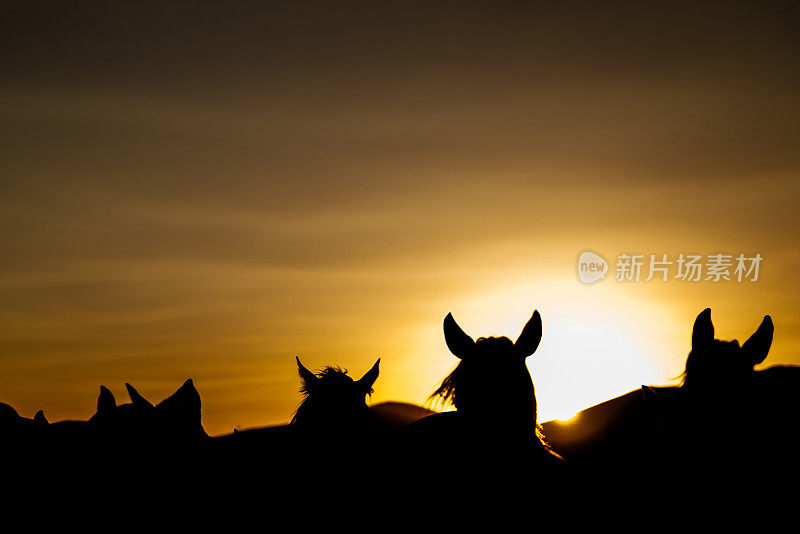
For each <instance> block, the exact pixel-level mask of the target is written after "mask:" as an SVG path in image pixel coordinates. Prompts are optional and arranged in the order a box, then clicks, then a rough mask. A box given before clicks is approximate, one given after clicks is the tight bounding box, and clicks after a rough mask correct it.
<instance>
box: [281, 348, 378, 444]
mask: <svg viewBox="0 0 800 534" xmlns="http://www.w3.org/2000/svg"><path fill="white" fill-rule="evenodd" d="M296 360H297V369H298V372H299V373H300V380H301V387H300V393H301V394H302V396H303V401H302V403H301V404H300V406H299V407H298V408H297V412H296V413H295V415H294V417H293V418H292V422H291V423H290V424H292V425H296V426H297V427H298V428H303V429H308V430H313V431H316V432H324V433H331V434H335V435H341V434H347V433H351V432H361V431H365V430H370V429H372V427H373V425H374V417H373V415H372V412H371V410H370V409H369V407H368V406H367V401H366V397H367V395H371V394H372V392H373V389H372V386H373V385H374V384H375V381H376V380H377V379H378V374H379V372H380V371H379V365H380V363H381V360H380V358H378V361H376V362H375V365H373V366H372V368H371V369H370V370H369V371H367V372H366V373H365V374H364V376H362V377H361V378H359V379H358V380H353V379H352V378H351V377H350V376H348V375H347V371H346V370H343V369H341V368H340V367H334V366H328V367H325V368H324V369H322V370H321V371H320V372H319V373H317V374H315V373H312V372H311V371H309V370H308V369H306V368H305V367H304V366H303V364H302V363H301V362H300V358H296Z"/></svg>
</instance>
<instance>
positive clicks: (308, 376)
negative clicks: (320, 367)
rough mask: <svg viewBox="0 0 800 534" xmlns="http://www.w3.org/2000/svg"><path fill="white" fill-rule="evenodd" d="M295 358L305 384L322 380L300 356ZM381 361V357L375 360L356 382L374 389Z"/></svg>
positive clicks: (368, 388)
mask: <svg viewBox="0 0 800 534" xmlns="http://www.w3.org/2000/svg"><path fill="white" fill-rule="evenodd" d="M295 360H297V371H298V372H299V373H300V380H302V381H303V384H305V386H306V387H309V388H310V387H311V386H312V385H313V384H315V383H316V382H317V381H318V380H320V378H319V377H318V376H317V375H315V374H314V373H312V372H311V371H309V370H308V369H306V368H305V366H304V365H303V364H302V363H300V358H299V357H298V356H295ZM380 363H381V359H380V358H378V361H376V362H375V365H373V366H372V368H371V369H370V370H369V371H367V372H366V374H364V376H362V377H361V378H359V379H358V380H356V381H355V383H356V384H358V385H359V386H361V387H363V388H364V389H366V390H367V391H369V390H370V389H372V385H373V384H374V383H375V381H376V380H377V379H378V374H379V373H380V369H379V367H380Z"/></svg>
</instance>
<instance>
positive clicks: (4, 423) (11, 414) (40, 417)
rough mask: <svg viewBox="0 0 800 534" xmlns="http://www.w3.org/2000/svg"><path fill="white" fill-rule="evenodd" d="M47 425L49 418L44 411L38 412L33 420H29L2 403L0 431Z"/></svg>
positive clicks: (0, 408) (0, 403)
mask: <svg viewBox="0 0 800 534" xmlns="http://www.w3.org/2000/svg"><path fill="white" fill-rule="evenodd" d="M46 424H48V423H47V418H46V417H45V416H44V412H43V411H42V410H39V411H38V412H36V415H34V416H33V419H28V418H27V417H22V416H21V415H19V414H18V413H17V411H16V410H15V409H14V408H13V407H11V406H9V405H8V404H4V403H2V402H0V429H9V428H12V427H18V426H27V425H46Z"/></svg>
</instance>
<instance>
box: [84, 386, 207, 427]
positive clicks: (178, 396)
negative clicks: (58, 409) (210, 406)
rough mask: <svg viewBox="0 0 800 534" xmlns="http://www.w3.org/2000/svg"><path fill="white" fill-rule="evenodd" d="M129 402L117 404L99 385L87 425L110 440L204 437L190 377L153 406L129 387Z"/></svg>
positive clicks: (197, 401)
mask: <svg viewBox="0 0 800 534" xmlns="http://www.w3.org/2000/svg"><path fill="white" fill-rule="evenodd" d="M125 388H126V389H127V390H128V396H129V397H130V400H131V402H129V403H127V404H121V405H117V402H116V399H115V398H114V394H113V393H111V391H110V390H109V389H108V388H107V387H105V386H100V396H99V397H98V399H97V413H95V414H94V415H93V416H92V417H91V418H90V419H89V422H90V423H92V424H94V425H95V426H96V428H97V429H98V430H99V431H100V433H101V435H105V436H106V437H111V438H122V439H126V440H129V439H133V440H148V439H170V440H186V439H194V438H198V437H203V436H205V435H206V433H205V431H204V430H203V426H202V424H201V422H200V394H199V393H198V392H197V389H195V387H194V383H193V382H192V379H191V378H190V379H189V380H187V381H186V382H185V383H184V384H183V385H182V386H181V387H180V388H178V390H177V391H176V392H175V393H174V394H172V395H171V396H170V397H168V398H166V399H164V400H163V401H161V402H160V403H158V404H156V405H153V404H152V403H151V402H150V401H148V400H147V399H145V398H144V397H143V396H142V395H141V394H140V393H139V392H138V391H136V389H135V388H134V387H133V386H131V385H130V384H127V383H126V384H125Z"/></svg>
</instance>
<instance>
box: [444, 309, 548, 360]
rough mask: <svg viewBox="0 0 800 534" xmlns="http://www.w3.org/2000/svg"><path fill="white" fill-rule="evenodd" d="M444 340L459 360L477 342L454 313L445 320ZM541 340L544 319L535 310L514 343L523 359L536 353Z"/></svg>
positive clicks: (449, 314)
mask: <svg viewBox="0 0 800 534" xmlns="http://www.w3.org/2000/svg"><path fill="white" fill-rule="evenodd" d="M444 340H445V343H447V348H448V349H450V352H452V353H453V354H454V355H455V356H456V357H457V358H459V359H461V358H464V357H465V356H467V355H468V354H469V353H470V352H471V351H472V348H473V347H474V346H475V341H474V340H473V339H472V338H471V337H469V336H468V335H467V334H466V333H465V332H464V331H463V330H462V329H461V327H460V326H458V324H457V323H456V320H455V319H453V314H452V313H448V314H447V317H445V318H444ZM541 340H542V317H541V315H539V312H538V311H537V310H534V311H533V315H532V316H531V318H530V319H529V320H528V322H527V323H526V324H525V327H524V328H523V329H522V332H521V333H520V335H519V337H518V338H517V340H516V341H515V342H514V349H515V350H516V351H517V353H518V354H519V355H520V356H521V357H523V358H527V357H528V356H530V355H531V354H533V353H534V352H536V349H537V347H538V346H539V342H540V341H541Z"/></svg>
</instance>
